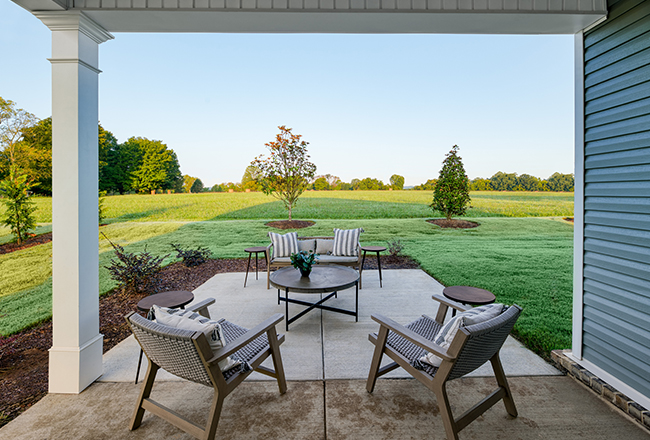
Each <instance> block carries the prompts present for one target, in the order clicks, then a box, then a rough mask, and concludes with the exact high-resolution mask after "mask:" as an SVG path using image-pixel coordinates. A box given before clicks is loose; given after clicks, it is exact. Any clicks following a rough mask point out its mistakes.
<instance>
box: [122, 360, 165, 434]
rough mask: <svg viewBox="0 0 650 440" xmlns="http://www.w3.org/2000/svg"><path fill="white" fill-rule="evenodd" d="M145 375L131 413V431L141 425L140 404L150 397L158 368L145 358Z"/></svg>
mask: <svg viewBox="0 0 650 440" xmlns="http://www.w3.org/2000/svg"><path fill="white" fill-rule="evenodd" d="M147 362H148V366H147V374H146V376H145V378H144V381H143V382H142V388H141V389H140V396H139V397H138V402H137V404H136V407H135V411H134V413H133V418H132V419H131V426H130V427H129V429H130V430H131V431H133V430H134V429H137V428H138V427H139V426H140V424H141V423H142V417H144V408H143V407H142V402H144V399H148V398H149V396H150V395H151V389H152V388H153V383H154V380H155V379H156V373H158V369H159V368H160V367H159V366H158V365H156V364H154V363H153V362H151V359H149V358H147Z"/></svg>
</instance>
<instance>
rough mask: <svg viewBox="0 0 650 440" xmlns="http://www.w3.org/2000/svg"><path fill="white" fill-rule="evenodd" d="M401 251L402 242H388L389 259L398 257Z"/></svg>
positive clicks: (402, 248)
mask: <svg viewBox="0 0 650 440" xmlns="http://www.w3.org/2000/svg"><path fill="white" fill-rule="evenodd" d="M403 250H404V245H403V244H402V240H400V239H393V240H389V241H388V253H389V254H390V256H391V257H397V256H399V255H400V254H401V253H402V251H403Z"/></svg>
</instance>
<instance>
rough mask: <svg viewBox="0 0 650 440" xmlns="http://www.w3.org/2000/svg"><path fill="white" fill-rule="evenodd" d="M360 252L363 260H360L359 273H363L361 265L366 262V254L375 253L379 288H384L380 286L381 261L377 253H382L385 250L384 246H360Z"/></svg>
mask: <svg viewBox="0 0 650 440" xmlns="http://www.w3.org/2000/svg"><path fill="white" fill-rule="evenodd" d="M361 250H362V251H363V258H361V269H360V270H359V272H360V273H361V272H363V263H365V262H366V252H376V253H377V267H378V268H379V287H384V286H382V284H381V282H382V278H381V260H380V259H379V253H380V252H384V251H385V250H386V248H385V247H384V246H361Z"/></svg>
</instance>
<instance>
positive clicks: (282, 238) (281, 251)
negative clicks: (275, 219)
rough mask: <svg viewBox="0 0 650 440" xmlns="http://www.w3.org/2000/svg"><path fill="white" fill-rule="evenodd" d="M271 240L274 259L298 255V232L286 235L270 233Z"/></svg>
mask: <svg viewBox="0 0 650 440" xmlns="http://www.w3.org/2000/svg"><path fill="white" fill-rule="evenodd" d="M269 238H270V239H271V243H273V258H282V257H290V256H291V254H297V253H298V234H297V233H296V232H289V233H288V234H284V235H281V234H276V233H275V232H269Z"/></svg>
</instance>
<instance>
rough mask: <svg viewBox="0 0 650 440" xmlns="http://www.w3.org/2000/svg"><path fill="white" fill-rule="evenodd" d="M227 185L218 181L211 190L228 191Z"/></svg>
mask: <svg viewBox="0 0 650 440" xmlns="http://www.w3.org/2000/svg"><path fill="white" fill-rule="evenodd" d="M226 189H227V188H226V187H225V186H224V185H223V184H222V183H217V184H216V185H213V186H212V188H210V191H212V192H224V191H226Z"/></svg>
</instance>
